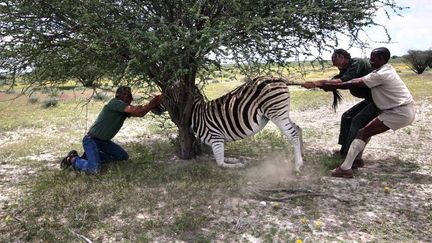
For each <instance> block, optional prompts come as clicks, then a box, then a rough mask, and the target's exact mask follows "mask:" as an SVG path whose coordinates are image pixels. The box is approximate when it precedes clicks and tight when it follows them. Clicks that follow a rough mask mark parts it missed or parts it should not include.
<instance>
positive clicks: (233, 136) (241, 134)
mask: <svg viewBox="0 0 432 243" xmlns="http://www.w3.org/2000/svg"><path fill="white" fill-rule="evenodd" d="M267 122H268V119H266V118H265V117H260V119H259V120H258V123H252V124H251V128H252V129H250V128H239V129H237V131H236V132H233V131H225V132H224V133H223V134H224V140H225V141H226V142H231V141H237V140H241V139H244V138H247V137H249V136H252V135H255V134H257V133H259V132H260V131H261V130H262V129H263V128H264V127H265V126H266V125H267Z"/></svg>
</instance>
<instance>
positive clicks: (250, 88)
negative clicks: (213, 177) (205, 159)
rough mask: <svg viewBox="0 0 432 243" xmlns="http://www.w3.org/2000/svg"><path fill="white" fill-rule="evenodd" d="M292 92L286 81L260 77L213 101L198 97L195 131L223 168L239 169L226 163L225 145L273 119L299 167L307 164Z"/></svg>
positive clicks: (247, 134) (252, 133)
mask: <svg viewBox="0 0 432 243" xmlns="http://www.w3.org/2000/svg"><path fill="white" fill-rule="evenodd" d="M289 106H290V93H289V89H288V82H287V81H286V80H285V79H282V78H274V77H258V78H255V79H253V80H251V81H249V82H247V83H245V84H243V85H242V86H240V87H238V88H236V89H235V90H233V91H231V92H229V93H228V94H226V95H224V96H222V97H220V98H218V99H216V100H212V101H209V102H205V101H204V100H203V98H202V96H200V95H197V96H196V98H195V100H194V105H193V110H192V119H191V128H192V129H193V131H194V132H195V135H196V136H197V137H198V138H200V139H201V141H203V142H204V143H206V144H208V145H210V146H211V147H212V149H213V153H214V156H215V159H216V162H217V164H218V165H219V166H222V167H238V166H241V164H229V163H225V161H224V143H225V142H226V141H235V140H239V139H243V138H246V137H248V136H251V135H254V134H256V133H258V132H259V131H261V130H262V129H263V128H264V127H265V125H266V124H267V122H268V121H269V120H270V121H272V122H273V123H274V124H276V126H277V127H278V128H279V129H280V130H281V131H282V132H283V133H284V134H285V135H286V136H287V137H288V138H289V139H290V140H291V142H292V144H293V145H294V153H295V168H296V170H299V169H300V167H301V166H302V165H303V159H302V135H301V129H300V128H299V127H298V126H297V125H296V124H294V123H293V122H292V121H291V119H290V117H289V111H290V109H289Z"/></svg>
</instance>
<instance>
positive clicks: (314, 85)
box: [302, 79, 342, 89]
mask: <svg viewBox="0 0 432 243" xmlns="http://www.w3.org/2000/svg"><path fill="white" fill-rule="evenodd" d="M324 83H342V80H340V79H322V80H318V81H315V82H311V81H309V82H304V83H303V84H302V87H303V88H306V89H312V88H317V87H321V86H322V85H323V84H324Z"/></svg>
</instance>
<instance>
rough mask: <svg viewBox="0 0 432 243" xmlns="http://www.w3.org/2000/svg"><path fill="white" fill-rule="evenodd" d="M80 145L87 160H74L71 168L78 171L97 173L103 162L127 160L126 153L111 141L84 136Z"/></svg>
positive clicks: (77, 158) (78, 158)
mask: <svg viewBox="0 0 432 243" xmlns="http://www.w3.org/2000/svg"><path fill="white" fill-rule="evenodd" d="M82 143H83V147H84V152H85V153H86V155H87V158H86V159H83V158H81V157H76V158H75V160H74V161H73V167H74V169H76V170H78V171H84V172H91V173H97V172H99V171H100V169H101V165H102V162H104V161H111V160H127V159H129V155H128V153H127V152H126V151H125V150H124V149H123V148H122V147H120V146H119V145H118V144H116V143H114V142H112V141H111V140H107V141H103V140H100V139H97V138H93V137H91V136H90V135H85V136H84V138H83V141H82Z"/></svg>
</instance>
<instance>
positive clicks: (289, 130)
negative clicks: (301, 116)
mask: <svg viewBox="0 0 432 243" xmlns="http://www.w3.org/2000/svg"><path fill="white" fill-rule="evenodd" d="M287 120H288V121H287ZM272 121H273V120H272ZM284 121H285V122H282V121H273V122H274V123H275V124H276V126H278V127H279V129H280V130H281V131H282V132H283V133H284V134H285V136H287V137H288V139H289V140H291V143H292V144H293V146H294V161H295V170H296V171H297V172H300V168H301V167H302V166H303V156H302V155H303V139H302V130H301V128H300V127H299V126H297V124H295V123H294V122H292V121H291V120H290V119H284Z"/></svg>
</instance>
